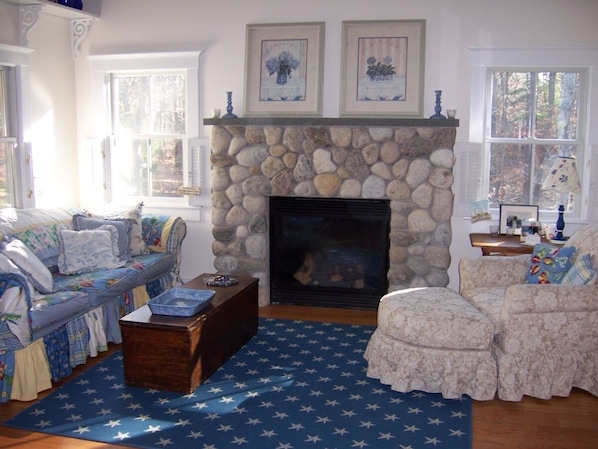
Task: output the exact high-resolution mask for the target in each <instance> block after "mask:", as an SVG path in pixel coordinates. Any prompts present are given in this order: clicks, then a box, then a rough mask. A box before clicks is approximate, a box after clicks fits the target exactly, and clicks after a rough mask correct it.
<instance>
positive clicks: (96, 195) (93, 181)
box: [81, 139, 107, 204]
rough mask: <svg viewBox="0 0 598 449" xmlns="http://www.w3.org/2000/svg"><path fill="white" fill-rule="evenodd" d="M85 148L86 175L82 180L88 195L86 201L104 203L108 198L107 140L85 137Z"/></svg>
mask: <svg viewBox="0 0 598 449" xmlns="http://www.w3.org/2000/svg"><path fill="white" fill-rule="evenodd" d="M84 149H85V152H84V161H83V163H84V166H85V169H84V171H83V173H86V176H83V177H82V178H83V179H82V180H81V182H82V183H83V186H82V187H83V191H84V192H85V195H86V198H85V202H86V203H87V202H90V203H95V204H98V203H104V202H105V201H106V200H107V197H106V193H107V188H106V187H107V186H106V170H107V164H106V151H105V142H104V140H102V139H85V144H84Z"/></svg>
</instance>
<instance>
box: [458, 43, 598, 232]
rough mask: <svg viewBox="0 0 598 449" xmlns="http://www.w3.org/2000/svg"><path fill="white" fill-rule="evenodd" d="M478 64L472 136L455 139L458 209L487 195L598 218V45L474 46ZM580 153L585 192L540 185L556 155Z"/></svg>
mask: <svg viewBox="0 0 598 449" xmlns="http://www.w3.org/2000/svg"><path fill="white" fill-rule="evenodd" d="M468 53H469V61H470V66H471V78H470V82H471V85H470V89H469V90H470V92H471V103H470V111H469V129H468V131H469V132H468V136H466V138H465V139H463V140H458V141H457V143H456V145H455V152H456V158H457V165H456V167H455V172H456V176H455V192H456V204H455V208H454V209H453V210H454V211H455V214H457V216H463V217H468V216H469V214H470V211H469V203H470V202H473V201H479V200H483V199H488V200H489V202H490V205H491V212H492V215H493V216H495V217H498V206H499V205H500V204H501V203H502V204H505V203H511V204H537V205H538V206H540V220H542V221H543V220H547V221H550V220H553V219H556V215H557V213H556V209H557V205H558V203H559V201H560V200H563V199H568V200H569V203H568V208H567V215H568V219H573V220H574V221H577V222H578V223H584V222H587V221H588V220H592V221H593V220H598V195H596V194H595V193H594V192H595V191H596V188H597V187H598V185H597V184H596V182H595V181H594V180H595V179H598V178H597V176H598V171H597V169H598V164H595V163H594V164H591V161H592V159H594V160H596V159H597V158H598V145H597V142H598V140H597V139H598V133H597V131H596V130H595V127H593V126H591V123H592V120H594V121H595V118H594V117H598V95H596V94H594V95H592V93H593V92H596V90H597V89H598V71H597V70H595V67H596V66H598V50H597V49H593V48H501V47H488V48H480V47H472V48H468ZM560 155H564V156H573V157H575V159H576V162H577V164H576V165H577V171H578V174H579V177H580V180H581V193H580V194H576V195H569V196H568V198H562V197H561V196H560V195H558V196H557V195H555V194H554V193H552V192H549V191H543V190H542V189H541V186H542V183H543V180H544V178H545V176H546V172H547V171H548V170H549V169H550V167H551V164H552V162H553V160H554V158H556V157H557V156H560Z"/></svg>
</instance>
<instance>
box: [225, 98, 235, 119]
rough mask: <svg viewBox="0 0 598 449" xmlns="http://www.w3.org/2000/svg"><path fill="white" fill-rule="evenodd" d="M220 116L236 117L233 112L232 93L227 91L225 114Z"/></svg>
mask: <svg viewBox="0 0 598 449" xmlns="http://www.w3.org/2000/svg"><path fill="white" fill-rule="evenodd" d="M222 118H237V116H236V115H235V114H233V93H232V92H227V93H226V114H224V115H223V116H222Z"/></svg>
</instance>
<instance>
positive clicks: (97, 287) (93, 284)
mask: <svg viewBox="0 0 598 449" xmlns="http://www.w3.org/2000/svg"><path fill="white" fill-rule="evenodd" d="M173 266H174V256H173V255H172V254H171V253H152V254H146V255H143V256H137V257H134V258H133V260H132V261H130V262H128V263H127V264H126V265H125V266H124V267H122V268H115V269H113V270H102V271H95V272H91V273H81V274H75V275H57V276H55V278H54V286H55V288H56V290H60V291H70V290H74V291H80V290H83V291H85V292H87V293H88V294H89V303H90V305H91V306H92V308H95V307H99V306H101V305H102V303H103V302H105V301H106V300H108V299H110V298H114V297H116V296H118V295H121V294H123V293H124V292H126V291H129V290H132V289H133V288H135V287H138V286H139V285H143V284H145V283H147V282H149V281H153V280H155V279H157V278H159V277H161V276H164V274H165V273H168V272H169V270H170V269H172V267H173Z"/></svg>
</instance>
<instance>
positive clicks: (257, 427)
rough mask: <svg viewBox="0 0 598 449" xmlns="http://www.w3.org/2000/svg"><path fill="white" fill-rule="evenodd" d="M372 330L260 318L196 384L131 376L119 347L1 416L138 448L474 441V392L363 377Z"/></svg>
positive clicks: (278, 448) (409, 448) (406, 448)
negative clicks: (172, 384)
mask: <svg viewBox="0 0 598 449" xmlns="http://www.w3.org/2000/svg"><path fill="white" fill-rule="evenodd" d="M373 330H374V328H372V327H367V326H350V325H336V324H330V323H314V322H304V321H286V320H264V319H261V320H260V329H259V331H258V335H256V336H255V337H254V338H253V339H252V340H251V341H250V342H249V343H248V344H247V345H245V347H244V348H242V349H241V350H240V351H239V352H238V353H237V354H236V355H235V356H233V357H232V358H231V359H230V360H229V361H228V362H227V363H226V364H225V365H224V366H223V367H222V368H220V369H219V370H218V371H217V372H216V373H215V374H214V375H212V376H211V377H210V379H208V381H207V382H205V383H204V385H202V386H200V387H199V388H198V389H197V390H195V391H194V392H192V393H189V394H180V393H170V392H165V391H158V390H155V389H152V390H146V389H142V388H135V387H128V386H126V385H125V384H124V381H123V367H122V354H121V353H120V352H118V353H116V354H114V355H113V356H111V357H109V358H108V359H106V360H105V361H103V362H101V363H100V364H98V365H97V366H96V367H95V368H92V369H90V370H88V371H86V372H84V373H83V374H81V375H80V376H79V377H77V378H75V379H74V380H72V381H71V382H68V383H67V384H65V385H64V386H62V387H61V388H60V389H58V390H57V391H56V392H54V393H53V394H51V395H49V396H48V397H47V398H45V399H43V400H42V401H40V402H39V403H37V404H34V405H33V406H32V407H30V408H29V409H27V410H25V411H24V412H22V413H21V414H19V415H18V416H16V417H15V418H13V419H11V420H9V421H8V422H7V423H6V424H7V425H11V426H15V427H20V428H27V429H31V430H34V431H40V432H46V433H54V434H61V435H65V436H69V437H73V438H81V439H87V440H95V441H103V442H108V443H110V442H118V444H123V445H128V446H132V447H137V448H143V449H150V448H177V449H186V448H193V449H195V448H201V449H224V448H229V447H242V448H247V449H253V448H260V449H300V448H306V447H310V448H311V447H313V448H319V449H344V448H362V449H365V448H368V449H371V448H375V449H391V448H392V449H397V448H401V449H422V448H430V447H435V448H450V449H471V400H470V399H469V398H462V399H460V400H445V399H443V398H442V397H441V396H440V395H438V394H428V393H423V392H411V393H407V394H403V393H398V392H394V391H392V390H391V389H390V388H389V387H387V386H385V385H381V384H380V383H379V382H378V381H377V380H374V379H369V378H368V377H366V375H365V371H366V362H365V360H364V359H363V352H364V350H365V347H366V345H367V342H368V340H369V338H370V336H371V334H372V332H373ZM156 369H159V367H156Z"/></svg>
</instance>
